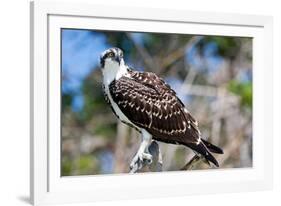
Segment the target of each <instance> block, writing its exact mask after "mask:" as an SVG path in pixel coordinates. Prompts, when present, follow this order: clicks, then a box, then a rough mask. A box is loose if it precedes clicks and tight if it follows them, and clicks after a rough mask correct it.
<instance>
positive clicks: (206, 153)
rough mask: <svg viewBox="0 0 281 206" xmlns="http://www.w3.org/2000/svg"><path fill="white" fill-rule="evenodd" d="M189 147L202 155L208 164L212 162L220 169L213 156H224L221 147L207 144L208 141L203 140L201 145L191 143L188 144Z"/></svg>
mask: <svg viewBox="0 0 281 206" xmlns="http://www.w3.org/2000/svg"><path fill="white" fill-rule="evenodd" d="M187 146H188V147H190V148H191V149H193V150H194V151H196V152H197V153H199V154H200V155H202V156H203V157H204V158H205V159H206V160H207V161H208V162H212V163H213V164H214V165H215V166H217V167H219V163H218V161H217V160H216V158H215V157H214V156H213V155H212V154H211V152H213V153H217V154H223V151H222V149H220V148H219V147H217V146H215V145H213V144H211V143H209V142H207V141H206V140H203V139H201V141H200V143H199V144H194V143H189V144H187Z"/></svg>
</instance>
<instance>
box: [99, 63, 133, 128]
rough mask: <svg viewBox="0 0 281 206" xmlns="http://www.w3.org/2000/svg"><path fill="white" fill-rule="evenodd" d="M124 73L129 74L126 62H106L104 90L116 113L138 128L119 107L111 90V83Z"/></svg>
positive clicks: (121, 118) (123, 120)
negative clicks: (119, 63)
mask: <svg viewBox="0 0 281 206" xmlns="http://www.w3.org/2000/svg"><path fill="white" fill-rule="evenodd" d="M123 75H125V76H126V75H127V69H126V66H125V65H124V64H121V65H118V64H116V63H115V62H110V61H109V62H106V65H105V67H104V69H103V84H104V90H105V93H106V95H107V97H108V99H109V101H110V104H111V105H112V108H113V110H114V112H115V114H116V115H117V116H118V117H119V119H120V120H121V121H122V122H125V123H128V124H130V125H132V126H134V127H136V128H138V127H137V126H136V125H135V124H133V123H132V122H131V121H130V120H129V119H128V118H127V117H126V116H125V115H124V113H123V112H122V111H121V110H120V109H119V107H118V105H117V104H116V103H115V102H114V101H113V99H112V97H111V94H110V91H109V84H110V83H111V82H112V81H113V80H114V79H119V78H121V77H122V76H123Z"/></svg>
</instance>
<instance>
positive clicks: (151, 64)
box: [126, 32, 157, 71]
mask: <svg viewBox="0 0 281 206" xmlns="http://www.w3.org/2000/svg"><path fill="white" fill-rule="evenodd" d="M126 35H127V37H128V38H129V39H130V40H131V41H132V42H133V44H134V46H135V47H136V49H137V51H138V52H139V54H140V56H141V58H142V60H143V62H144V63H145V65H146V66H147V67H148V68H147V69H148V70H150V71H153V70H155V69H156V68H157V65H156V64H155V63H154V61H153V58H152V57H151V56H150V54H149V52H148V51H147V50H146V49H145V48H144V47H142V46H141V45H139V44H138V43H137V42H136V41H135V39H134V38H133V37H132V34H131V33H128V32H126ZM147 69H146V70H147Z"/></svg>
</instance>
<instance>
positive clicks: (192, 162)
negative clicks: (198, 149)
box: [181, 155, 202, 170]
mask: <svg viewBox="0 0 281 206" xmlns="http://www.w3.org/2000/svg"><path fill="white" fill-rule="evenodd" d="M200 160H202V159H201V157H199V156H198V155H194V156H193V157H192V158H191V159H190V160H189V161H188V162H187V163H186V164H185V165H184V166H183V167H182V168H181V170H191V169H192V168H193V167H194V165H195V164H196V163H198V162H199V161H200Z"/></svg>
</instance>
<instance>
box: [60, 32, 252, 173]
mask: <svg viewBox="0 0 281 206" xmlns="http://www.w3.org/2000/svg"><path fill="white" fill-rule="evenodd" d="M109 47H119V48H121V49H122V50H123V51H124V56H125V62H126V63H127V64H128V65H129V66H132V67H133V68H134V69H136V70H140V71H152V72H155V73H156V74H157V75H159V76H160V77H162V78H164V79H165V81H166V82H168V83H169V84H170V85H171V87H172V88H173V89H174V90H175V91H176V92H177V94H178V96H179V97H180V98H181V99H182V101H183V102H184V103H185V104H186V106H187V108H188V109H189V110H190V111H191V113H192V114H193V116H194V117H195V118H196V119H197V120H198V121H199V127H200V129H201V132H202V135H203V137H204V138H208V139H209V140H210V141H211V142H212V143H214V144H216V145H219V146H220V147H221V148H223V150H224V153H225V154H224V155H219V156H216V158H217V159H218V161H219V163H220V165H221V166H220V168H242V167H251V166H252V39H251V38H245V37H226V36H194V35H186V34H184V35H183V34H158V33H132V32H109V31H90V30H71V29H63V30H62V159H61V161H62V168H61V170H62V171H61V173H62V175H63V176H68V175H93V174H112V173H124V172H128V170H129V168H128V167H129V163H130V161H131V159H132V158H133V156H134V154H135V152H136V151H137V149H138V146H139V144H140V137H139V134H138V133H136V131H134V130H133V129H131V128H129V127H127V126H126V125H123V124H122V123H120V122H119V121H118V120H117V118H116V117H115V116H114V114H113V113H112V111H111V109H110V107H109V106H108V105H107V104H106V103H105V100H104V97H103V93H102V85H101V82H102V75H101V70H100V68H99V56H100V53H101V52H102V51H103V50H105V49H107V48H109ZM159 144H160V148H161V151H162V155H163V170H164V171H176V170H179V169H180V168H181V167H183V166H184V165H185V163H186V162H188V161H189V159H190V158H191V157H192V156H193V152H192V151H191V150H190V149H188V148H185V147H183V146H175V145H169V144H164V143H159ZM206 168H209V167H208V166H207V165H205V164H204V163H200V164H198V165H196V167H195V169H206Z"/></svg>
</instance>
